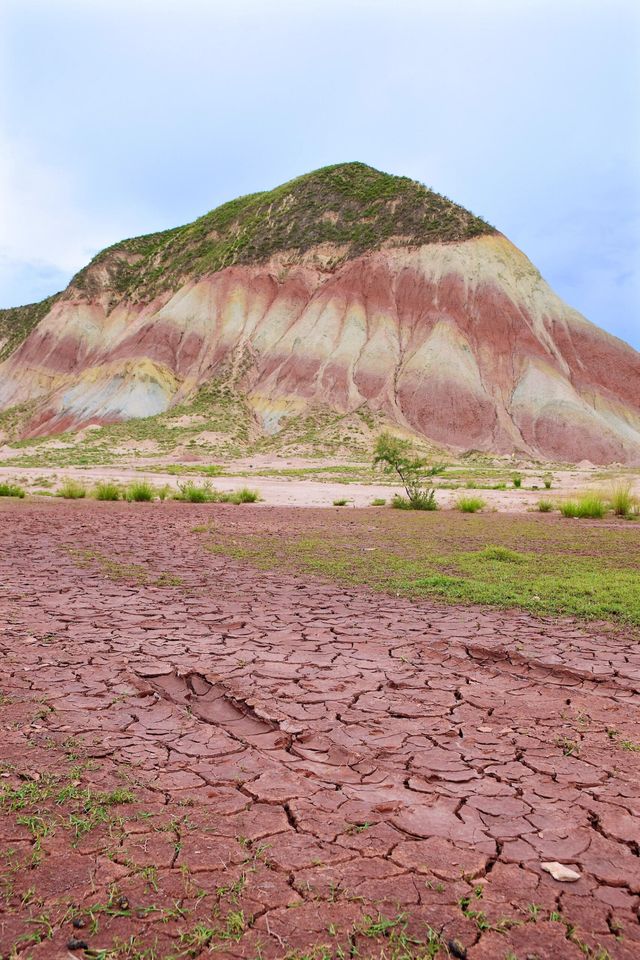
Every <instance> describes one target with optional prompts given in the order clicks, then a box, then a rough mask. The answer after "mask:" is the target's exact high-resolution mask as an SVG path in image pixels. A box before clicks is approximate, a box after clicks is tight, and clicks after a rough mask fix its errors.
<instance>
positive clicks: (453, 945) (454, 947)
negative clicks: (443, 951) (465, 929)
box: [447, 940, 467, 960]
mask: <svg viewBox="0 0 640 960" xmlns="http://www.w3.org/2000/svg"><path fill="white" fill-rule="evenodd" d="M447 950H448V951H449V953H450V954H451V956H452V957H458V960H466V958H467V948H466V947H463V946H462V944H461V943H460V941H459V940H449V943H448V944H447Z"/></svg>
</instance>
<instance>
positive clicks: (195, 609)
mask: <svg viewBox="0 0 640 960" xmlns="http://www.w3.org/2000/svg"><path fill="white" fill-rule="evenodd" d="M156 507H158V509H156ZM160 509H161V511H162V512H161V514H160V512H159V511H160ZM235 509H237V508H234V507H225V506H207V507H203V508H201V507H198V506H197V505H194V506H190V505H186V504H178V503H166V504H164V505H151V506H150V505H147V504H121V503H115V504H111V503H95V502H91V503H89V502H73V503H70V502H60V501H55V502H40V503H37V502H21V503H20V502H18V503H15V502H13V503H9V502H6V503H2V504H1V505H0V536H1V540H0V543H1V548H0V657H1V659H0V690H1V692H2V697H0V715H1V717H2V722H3V733H2V737H3V742H2V747H1V755H2V758H3V763H2V771H1V775H0V776H1V778H0V858H1V862H0V874H1V878H2V900H1V901H0V954H1V955H2V956H3V957H13V956H14V955H15V956H19V957H24V958H27V957H31V958H33V960H41V958H46V960H49V958H58V957H67V956H69V955H73V956H78V955H81V956H82V955H84V956H87V957H90V956H92V957H97V958H111V957H129V958H151V957H157V958H168V957H200V956H205V955H209V954H210V951H213V955H214V956H217V957H221V958H250V960H253V958H256V960H257V958H262V960H270V958H282V957H287V956H288V957H297V958H303V957H304V958H315V960H319V958H334V957H337V958H342V957H362V958H366V957H386V958H396V960H400V958H402V960H409V958H426V957H433V956H442V957H446V956H455V957H465V956H466V957H468V958H469V960H505V958H510V960H514V958H518V960H525V958H527V960H528V958H534V957H535V958H539V960H557V958H563V960H565V958H566V960H571V958H575V960H578V958H583V957H584V956H587V957H591V958H599V960H604V958H608V957H609V958H616V960H617V958H619V960H631V958H637V957H638V956H639V955H640V925H639V923H638V904H639V898H638V897H639V894H640V856H639V853H640V846H639V844H640V831H639V829H638V814H639V813H640V789H639V786H640V784H639V766H640V764H639V757H640V754H639V753H638V752H637V750H636V747H637V744H638V741H640V714H639V712H638V704H639V696H638V691H639V688H640V649H639V648H638V644H637V642H635V641H634V640H633V639H632V638H631V637H627V638H625V636H624V634H620V635H615V634H610V633H606V632H604V631H600V630H599V629H598V628H597V627H595V626H591V627H588V626H580V625H578V624H576V623H575V622H571V621H557V620H551V619H536V618H535V617H534V616H532V615H528V614H524V613H516V612H508V611H507V612H505V611H497V610H490V609H480V608H473V607H454V606H448V607H446V606H440V605H436V604H431V603H427V602H411V601H410V600H406V599H400V598H393V597H389V596H387V595H384V594H380V593H378V594H374V593H371V592H368V591H367V590H365V589H360V588H345V587H340V586H335V585H330V584H326V583H322V582H320V581H315V580H313V579H310V578H304V579H303V578H300V577H297V576H295V575H293V574H285V573H282V572H278V571H273V572H267V571H264V570H256V569H252V568H250V567H249V566H247V565H243V564H241V563H240V562H238V561H232V560H229V559H228V558H227V557H225V556H223V555H219V554H212V553H210V552H206V551H205V550H204V549H203V546H202V538H201V537H199V536H198V534H197V533H195V532H193V528H194V526H197V525H198V524H199V523H201V520H202V516H203V513H202V511H203V510H206V511H208V514H209V515H215V516H216V517H217V518H218V520H219V521H222V522H223V521H224V517H225V511H229V510H231V511H232V510H235ZM242 509H243V510H244V509H246V510H247V511H250V513H247V514H245V515H243V516H245V523H248V522H249V519H248V518H249V517H250V516H254V517H255V518H256V523H257V522H258V520H257V518H258V517H259V516H260V514H261V513H262V512H263V511H262V510H261V508H256V507H246V508H242ZM159 517H161V522H160V520H159ZM549 861H558V862H560V863H562V864H564V865H568V866H570V867H571V868H572V869H573V870H575V872H576V873H578V874H579V875H580V879H578V880H576V881H574V882H559V881H558V880H555V879H553V878H552V877H551V876H550V875H549V874H548V873H546V872H545V871H544V870H543V869H542V866H541V864H543V863H546V862H549Z"/></svg>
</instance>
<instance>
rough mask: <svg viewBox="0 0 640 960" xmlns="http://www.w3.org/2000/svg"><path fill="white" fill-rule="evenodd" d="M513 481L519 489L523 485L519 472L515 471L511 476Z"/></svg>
mask: <svg viewBox="0 0 640 960" xmlns="http://www.w3.org/2000/svg"><path fill="white" fill-rule="evenodd" d="M511 482H512V483H513V485H514V487H515V488H516V489H517V490H519V489H520V487H521V486H522V477H521V476H520V474H519V473H515V474H514V475H513V476H512V477H511Z"/></svg>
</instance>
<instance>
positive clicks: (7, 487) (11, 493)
mask: <svg viewBox="0 0 640 960" xmlns="http://www.w3.org/2000/svg"><path fill="white" fill-rule="evenodd" d="M0 497H20V499H21V500H22V498H23V497H24V490H23V489H22V487H19V486H18V485H17V484H15V483H0Z"/></svg>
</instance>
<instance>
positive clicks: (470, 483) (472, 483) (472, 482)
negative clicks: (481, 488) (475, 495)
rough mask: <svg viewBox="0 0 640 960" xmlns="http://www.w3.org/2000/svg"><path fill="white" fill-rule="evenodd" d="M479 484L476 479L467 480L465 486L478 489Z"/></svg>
mask: <svg viewBox="0 0 640 960" xmlns="http://www.w3.org/2000/svg"><path fill="white" fill-rule="evenodd" d="M477 486H478V484H477V483H476V481H475V480H467V482H466V483H465V487H466V489H467V490H476V489H477Z"/></svg>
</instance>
